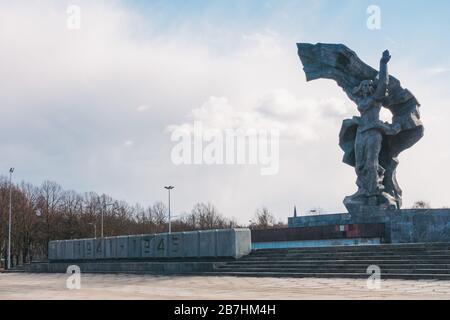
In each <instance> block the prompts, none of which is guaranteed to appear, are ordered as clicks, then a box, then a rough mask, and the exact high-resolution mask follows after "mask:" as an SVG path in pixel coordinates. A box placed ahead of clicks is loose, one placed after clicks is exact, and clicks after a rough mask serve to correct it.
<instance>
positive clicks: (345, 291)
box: [0, 273, 450, 300]
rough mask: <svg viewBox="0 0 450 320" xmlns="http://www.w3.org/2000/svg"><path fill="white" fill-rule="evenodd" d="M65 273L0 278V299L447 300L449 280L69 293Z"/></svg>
mask: <svg viewBox="0 0 450 320" xmlns="http://www.w3.org/2000/svg"><path fill="white" fill-rule="evenodd" d="M67 277H68V275H66V274H29V273H0V300H5V299H186V300H190V299H219V300H220V299H238V300H239V299H263V300H266V299H267V300H277V299H415V300H422V299H450V281H437V280H415V281H413V280H382V281H381V285H380V288H379V289H368V287H367V281H366V280H364V279H319V278H237V277H213V276H210V277H202V276H153V275H130V274H82V275H81V288H80V289H79V290H76V289H75V290H69V289H67V287H66V280H67Z"/></svg>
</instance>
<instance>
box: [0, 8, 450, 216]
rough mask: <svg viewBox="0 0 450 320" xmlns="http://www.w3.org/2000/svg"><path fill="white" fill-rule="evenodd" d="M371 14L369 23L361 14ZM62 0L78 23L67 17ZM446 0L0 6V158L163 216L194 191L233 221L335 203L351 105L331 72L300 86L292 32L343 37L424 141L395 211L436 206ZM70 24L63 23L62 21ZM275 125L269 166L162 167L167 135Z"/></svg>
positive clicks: (443, 123) (181, 206)
mask: <svg viewBox="0 0 450 320" xmlns="http://www.w3.org/2000/svg"><path fill="white" fill-rule="evenodd" d="M371 4H375V5H378V6H379V7H380V9H381V29H379V30H369V29H368V28H367V24H366V21H367V19H368V17H369V15H368V14H367V12H366V10H367V7H368V6H369V5H371ZM70 5H75V6H77V7H78V8H80V10H81V15H80V17H81V19H80V23H81V24H80V29H75V30H73V29H70V28H68V27H67V25H68V19H70V18H71V17H73V16H72V15H71V13H69V14H68V13H67V9H68V7H69V6H70ZM449 9H450V2H448V1H447V0H436V1H432V2H430V1H419V0H418V1H406V0H403V1H402V0H398V1H395V2H393V1H361V0H346V1H335V0H310V1H307V0H305V1H300V0H298V1H280V0H276V1H275V0H274V1H261V0H254V1H251V0H248V1H233V0H231V1H178V0H165V1H158V0H153V1H132V0H128V1H111V0H108V1H92V0H91V1H81V0H72V1H70V2H66V1H0V70H1V73H2V76H1V77H0V108H1V116H0V150H1V157H0V168H2V169H1V170H2V172H3V174H7V172H8V169H9V167H10V166H14V167H16V172H15V174H14V179H15V180H16V181H21V180H26V181H29V182H32V183H35V184H40V183H41V182H42V181H43V180H47V179H49V180H53V181H57V182H59V183H60V184H61V185H62V186H63V187H64V188H66V189H74V190H77V191H80V192H83V191H91V190H93V191H96V192H98V193H107V194H110V195H111V196H113V197H115V198H118V199H122V200H126V201H129V202H130V203H135V202H139V203H141V204H143V205H147V204H150V203H152V202H154V201H157V200H165V199H166V192H165V190H164V189H163V186H164V185H167V184H172V185H175V186H176V188H175V190H174V192H173V211H175V212H177V213H178V212H184V211H188V210H189V209H190V208H191V207H192V205H193V204H194V203H196V202H198V201H209V202H211V203H213V204H215V205H216V206H217V207H218V209H219V210H220V211H221V212H222V213H223V214H225V215H227V216H230V217H235V218H237V219H238V220H239V221H240V222H246V221H248V219H250V218H251V216H252V215H253V214H254V211H255V209H256V208H257V207H260V206H262V205H265V206H267V207H269V209H271V210H272V211H273V212H274V213H275V215H276V216H277V217H278V218H279V219H282V220H285V219H286V218H287V217H288V216H290V215H291V214H292V208H293V206H294V204H295V205H297V208H298V210H299V211H300V212H303V211H306V210H309V209H311V208H314V207H321V208H323V209H324V210H325V211H326V212H330V213H331V212H342V211H344V206H343V205H342V200H343V198H344V197H345V196H346V195H349V194H352V193H353V192H354V191H355V190H356V187H355V184H354V182H355V174H354V172H353V169H352V168H351V167H349V166H346V165H345V164H343V163H342V162H341V159H342V155H343V154H342V151H341V150H340V149H339V147H338V144H337V142H338V138H337V136H338V132H339V129H340V125H341V123H342V120H343V119H345V118H347V117H351V116H353V115H356V114H357V111H356V107H355V106H354V105H352V103H351V102H350V101H349V100H348V99H347V97H346V96H345V95H344V93H343V92H342V91H341V90H340V89H339V88H338V87H337V86H336V85H335V84H334V83H333V82H331V81H326V80H323V81H315V82H311V83H306V81H305V76H304V73H303V71H302V69H301V65H300V61H299V59H298V57H297V52H296V42H311V43H316V42H328V43H344V44H346V45H347V46H348V47H350V48H351V49H353V50H354V51H356V52H357V53H358V55H359V56H360V57H361V58H362V59H363V60H364V61H366V62H367V63H369V64H371V65H372V66H374V67H377V65H378V61H379V58H380V56H381V53H382V51H383V50H384V49H386V48H389V49H390V51H391V54H392V60H391V67H390V71H391V73H392V74H393V75H395V76H396V77H397V78H399V79H400V80H401V81H402V84H403V85H404V86H405V87H407V88H408V89H410V90H411V91H412V92H413V93H414V94H415V95H416V97H417V98H418V100H419V101H420V102H421V104H422V108H421V112H422V118H423V121H424V123H425V126H426V136H425V138H424V139H422V140H421V141H420V142H419V143H418V144H417V145H416V146H415V147H414V148H412V149H410V150H408V151H406V152H404V153H403V154H402V155H401V157H400V161H401V164H400V166H399V172H398V179H399V182H400V184H401V186H402V188H403V190H404V201H405V206H406V207H407V206H411V205H412V203H413V202H414V201H415V200H421V199H423V200H426V201H429V202H430V203H431V204H432V205H434V206H436V207H437V206H450V197H449V188H448V186H447V185H448V183H449V181H450V168H449V163H450V143H449V137H450V125H449V123H450V103H449V101H450V92H449V90H448V84H449V78H450V56H449V54H448V53H449V52H450V42H449V41H448V39H447V38H448V33H449V31H450V22H449V19H448V15H446V14H448V13H449V12H450V10H449ZM71 21H72V20H71ZM194 121H201V122H202V123H204V124H205V125H206V126H208V127H211V128H216V129H219V130H222V129H226V128H227V127H230V126H231V127H237V128H267V129H270V128H277V129H280V153H279V157H280V164H279V171H278V173H277V174H275V175H270V176H262V175H261V174H260V167H258V166H255V165H175V164H174V163H173V162H172V160H171V150H172V148H173V147H174V142H173V141H171V139H170V138H171V130H173V128H177V127H180V126H186V125H187V126H189V125H192V124H193V123H194Z"/></svg>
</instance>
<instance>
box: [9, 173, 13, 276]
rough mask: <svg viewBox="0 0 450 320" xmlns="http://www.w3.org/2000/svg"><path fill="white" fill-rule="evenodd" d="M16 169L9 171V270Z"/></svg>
mask: <svg viewBox="0 0 450 320" xmlns="http://www.w3.org/2000/svg"><path fill="white" fill-rule="evenodd" d="M13 172H14V168H10V169H9V218H8V270H9V269H11V220H12V174H13Z"/></svg>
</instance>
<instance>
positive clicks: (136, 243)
mask: <svg viewBox="0 0 450 320" xmlns="http://www.w3.org/2000/svg"><path fill="white" fill-rule="evenodd" d="M250 251H251V234H250V230H249V229H227V230H205V231H192V232H176V233H171V234H168V233H163V234H145V235H130V236H118V237H107V238H98V239H76V240H55V241H50V242H49V245H48V259H49V260H50V261H58V260H64V261H66V260H107V259H139V258H143V259H145V258H227V257H228V258H239V257H241V256H244V255H247V254H249V253H250Z"/></svg>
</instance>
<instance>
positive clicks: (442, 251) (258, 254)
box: [252, 248, 450, 257]
mask: <svg viewBox="0 0 450 320" xmlns="http://www.w3.org/2000/svg"><path fill="white" fill-rule="evenodd" d="M368 253H371V254H390V255H396V254H450V250H447V249H439V248H433V249H428V250H422V249H420V250H410V249H405V250H365V251H353V250H340V251H335V250H329V251H328V250H327V251H326V250H320V251H291V252H259V250H256V251H252V256H255V257H265V256H273V255H321V254H353V255H358V254H368Z"/></svg>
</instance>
